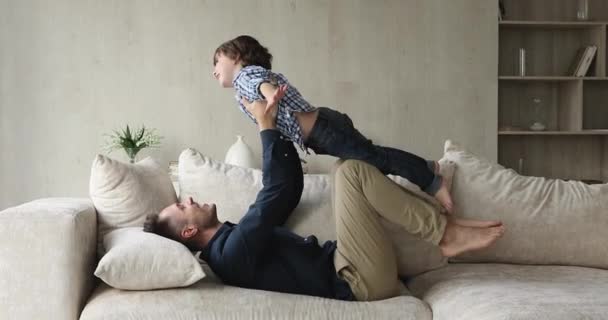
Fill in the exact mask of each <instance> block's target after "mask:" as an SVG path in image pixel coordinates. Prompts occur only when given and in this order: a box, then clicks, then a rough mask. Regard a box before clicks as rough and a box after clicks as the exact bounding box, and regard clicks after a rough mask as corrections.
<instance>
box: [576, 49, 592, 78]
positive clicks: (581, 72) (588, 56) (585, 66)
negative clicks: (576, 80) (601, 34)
mask: <svg viewBox="0 0 608 320" xmlns="http://www.w3.org/2000/svg"><path fill="white" fill-rule="evenodd" d="M587 48H588V49H587V50H585V56H584V57H583V62H582V63H581V67H580V68H579V69H578V70H577V72H576V76H577V77H584V76H585V75H586V74H587V71H589V67H590V66H591V63H592V62H593V58H594V57H595V53H596V52H597V47H596V46H589V47H587Z"/></svg>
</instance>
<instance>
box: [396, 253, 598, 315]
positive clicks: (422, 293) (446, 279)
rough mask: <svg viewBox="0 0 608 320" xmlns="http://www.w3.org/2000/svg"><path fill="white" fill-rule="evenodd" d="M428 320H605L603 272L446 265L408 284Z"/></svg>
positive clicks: (572, 268) (502, 265) (504, 266)
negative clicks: (428, 313) (429, 314)
mask: <svg viewBox="0 0 608 320" xmlns="http://www.w3.org/2000/svg"><path fill="white" fill-rule="evenodd" d="M408 288H409V289H410V291H411V292H412V294H413V295H414V296H416V297H419V298H420V299H422V300H424V301H425V302H427V303H428V304H429V305H430V306H431V309H432V310H433V319H434V320H444V319H446V320H447V319H450V320H459V319H462V320H465V319H466V320H469V319H477V320H497V319H510V320H516V319H552V320H560V319H563V320H566V319H567V320H576V319H608V270H602V269H594V268H583V267H569V266H531V265H507V264H485V263H484V264H457V263H452V264H449V265H448V266H447V267H446V268H442V269H439V270H434V271H430V272H427V273H424V274H422V275H419V276H417V277H415V278H413V279H411V280H409V281H408Z"/></svg>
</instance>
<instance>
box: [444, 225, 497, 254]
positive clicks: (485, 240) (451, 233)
mask: <svg viewBox="0 0 608 320" xmlns="http://www.w3.org/2000/svg"><path fill="white" fill-rule="evenodd" d="M504 233H505V227H504V226H502V225H501V226H497V227H488V228H477V227H464V226H461V225H457V224H454V223H451V222H449V221H448V224H447V226H446V227H445V232H444V233H443V238H442V239H441V241H440V242H439V248H440V249H441V253H442V254H443V255H444V256H446V257H454V256H457V255H459V254H462V253H465V252H468V251H473V250H479V249H483V248H487V247H489V246H490V245H491V244H493V243H494V242H496V240H498V239H499V238H500V237H502V235H503V234H504Z"/></svg>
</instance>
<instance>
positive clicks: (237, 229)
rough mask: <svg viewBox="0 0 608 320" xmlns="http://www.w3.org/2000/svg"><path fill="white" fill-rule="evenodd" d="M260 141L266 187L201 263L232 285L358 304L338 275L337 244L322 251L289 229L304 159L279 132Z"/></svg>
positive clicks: (266, 133)
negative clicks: (203, 262)
mask: <svg viewBox="0 0 608 320" xmlns="http://www.w3.org/2000/svg"><path fill="white" fill-rule="evenodd" d="M260 136H261V139H262V148H263V169H262V170H263V179H262V182H263V185H264V186H263V188H262V190H260V192H259V193H258V195H257V198H256V201H255V203H254V204H252V205H251V206H250V207H249V210H248V211H247V213H246V214H245V216H244V217H243V218H242V219H241V221H239V223H238V224H233V223H230V222H228V221H226V222H225V223H224V225H223V226H222V227H220V229H219V230H218V231H217V233H216V234H215V235H214V236H213V238H211V240H210V241H209V243H208V244H207V246H206V247H205V249H204V250H203V252H202V255H201V257H202V258H203V259H204V260H205V261H207V263H208V264H209V266H210V267H211V269H212V270H213V272H215V273H216V274H217V275H218V276H219V277H220V278H221V279H222V281H223V282H224V283H226V284H228V285H233V286H239V287H244V288H252V289H261V290H269V291H278V292H285V293H294V294H306V295H312V296H319V297H326V298H335V299H341V300H354V297H353V294H352V291H351V289H350V287H349V286H348V284H347V283H346V282H345V281H344V280H341V279H339V278H338V276H337V275H336V271H335V268H334V264H333V255H334V251H335V250H336V242H335V241H327V242H325V244H323V246H319V244H318V242H317V238H316V237H315V236H309V237H307V238H302V237H300V236H298V235H296V234H294V233H293V232H291V231H289V230H288V229H286V228H284V227H283V224H284V223H285V221H286V220H287V218H288V217H289V215H290V214H291V212H292V211H293V210H294V209H295V207H296V206H297V205H298V202H299V201H300V196H301V195H302V189H303V176H302V166H301V164H300V158H299V156H298V153H297V152H296V150H295V147H294V145H293V143H292V142H291V141H288V140H287V139H286V138H285V137H283V136H282V135H281V133H280V132H279V131H277V130H264V131H262V132H261V133H260ZM218 187H221V186H218ZM234 196H235V197H238V196H239V195H238V194H235V195H234ZM220 210H221V208H220Z"/></svg>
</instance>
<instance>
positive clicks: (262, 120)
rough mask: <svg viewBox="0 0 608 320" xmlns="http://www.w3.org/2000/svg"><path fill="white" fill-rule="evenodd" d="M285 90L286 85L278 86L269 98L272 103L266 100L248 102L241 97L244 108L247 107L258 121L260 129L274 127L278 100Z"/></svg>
mask: <svg viewBox="0 0 608 320" xmlns="http://www.w3.org/2000/svg"><path fill="white" fill-rule="evenodd" d="M285 91H287V86H280V87H279V88H277V90H276V91H275V93H274V94H273V96H272V97H271V100H272V101H273V102H272V104H271V103H269V102H267V101H266V100H259V101H253V102H250V101H249V100H247V99H245V98H243V99H241V102H242V103H243V105H244V106H245V109H247V111H249V113H251V114H252V115H253V117H254V118H255V120H256V121H257V122H258V127H259V128H260V131H262V130H265V129H275V128H276V117H277V108H278V102H279V100H281V98H283V97H284V96H285Z"/></svg>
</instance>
